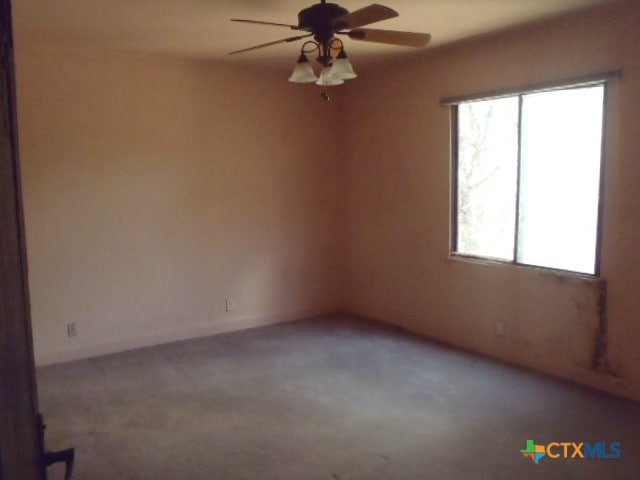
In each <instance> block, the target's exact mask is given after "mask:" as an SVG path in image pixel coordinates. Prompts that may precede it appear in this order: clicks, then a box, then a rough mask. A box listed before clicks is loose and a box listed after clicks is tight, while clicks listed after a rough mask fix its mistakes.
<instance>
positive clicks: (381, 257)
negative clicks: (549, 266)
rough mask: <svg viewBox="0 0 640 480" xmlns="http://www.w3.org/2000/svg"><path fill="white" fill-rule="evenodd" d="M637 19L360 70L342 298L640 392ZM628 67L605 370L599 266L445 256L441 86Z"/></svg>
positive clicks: (489, 350) (351, 135) (499, 39)
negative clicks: (570, 271)
mask: <svg viewBox="0 0 640 480" xmlns="http://www.w3.org/2000/svg"><path fill="white" fill-rule="evenodd" d="M638 25H640V6H639V5H638V3H637V2H632V3H630V4H629V5H628V6H627V7H624V8H623V7H618V8H617V9H602V10H598V11H597V12H596V13H593V12H591V13H584V14H581V15H578V16H574V17H571V18H570V19H561V20H555V21H552V22H548V23H544V24H539V25H535V26H532V27H528V28H526V29H522V30H518V31H512V32H505V33H503V34H500V35H497V36H494V37H488V38H484V39H478V40H475V41H469V42H465V43H462V44H458V45H455V46H452V47H448V48H443V49H439V50H434V51H432V52H430V53H427V54H425V55H417V56H411V57H403V58H402V59H401V60H394V61H393V63H386V64H385V63H383V64H380V65H378V66H376V67H375V68H374V69H372V70H370V71H368V72H364V74H363V75H361V76H360V78H359V79H358V84H357V88H356V86H355V84H353V85H350V86H348V87H347V88H348V89H349V90H348V97H349V100H350V103H349V104H348V105H347V106H348V116H347V119H346V120H347V122H346V123H347V124H348V125H349V129H348V130H347V131H345V132H344V133H345V137H344V141H345V144H346V146H347V147H346V153H347V159H348V162H349V167H348V168H349V173H348V174H347V178H349V181H350V184H349V185H350V188H348V189H347V194H348V196H347V210H346V211H347V213H346V216H345V219H344V222H345V223H344V224H345V228H346V231H347V234H346V239H345V245H346V246H347V252H348V253H347V257H346V258H347V264H348V267H347V273H346V280H347V287H346V291H347V292H349V295H348V298H347V300H346V302H345V307H346V308H347V309H348V310H350V311H353V312H357V313H360V314H363V315H367V316H371V317H375V318H378V319H381V320H384V321H387V322H391V323H395V324H399V325H402V326H405V327H407V328H409V329H412V330H415V331H419V332H422V333H424V334H426V335H429V336H431V337H434V338H437V339H441V340H443V341H446V342H450V343H452V344H455V345H458V346H461V347H464V348H467V349H470V350H473V351H477V352H481V353H484V354H487V355H491V356H495V357H499V358H502V359H506V360H508V361H512V362H515V363H518V364H521V365H526V366H530V367H533V368H536V369H539V370H542V371H545V372H548V373H551V374H554V375H559V376H562V377H566V378H571V379H574V380H578V381H580V382H584V383H586V384H590V385H594V386H597V387H600V388H604V389H607V390H610V391H613V392H616V393H619V394H622V395H626V396H631V397H635V398H636V399H640V321H639V319H640V296H639V295H638V287H639V286H640V255H639V250H640V247H639V245H640V188H639V187H638V185H639V184H638V179H639V178H640V161H638V159H639V158H640V108H639V107H638V106H639V105H640V29H639V28H638ZM352 56H353V55H352ZM618 67H621V68H622V70H623V77H622V79H621V80H617V81H614V82H612V84H611V88H610V96H609V99H608V109H607V116H608V118H607V131H606V158H605V192H604V195H605V196H604V233H603V237H602V242H603V248H602V278H603V279H605V280H606V281H607V282H608V294H609V299H608V303H607V319H608V329H609V330H608V331H609V338H608V342H609V343H608V351H607V360H608V365H609V368H610V370H611V373H606V372H595V371H594V370H593V368H592V358H593V352H594V348H595V337H596V327H597V324H598V283H597V282H596V281H590V280H584V279H581V278H579V277H576V276H572V275H566V274H551V273H549V272H545V271H544V270H539V269H530V268H521V267H514V266H496V265H486V264H479V263H470V262H465V261H456V260H452V259H448V249H449V218H450V217H449V215H450V213H449V198H450V180H449V175H450V167H449V110H448V108H447V107H443V106H440V105H439V99H440V98H441V97H444V96H450V95H461V94H467V93H475V92H482V91H483V90H485V91H486V90H493V89H500V88H506V87H512V86H517V85H523V84H528V83H535V82H546V81H551V80H557V79H562V78H567V77H572V76H577V75H583V74H587V73H593V72H598V71H603V70H608V69H611V68H618ZM498 323H503V324H504V329H505V334H504V336H502V337H500V336H498V335H496V325H497V324H498Z"/></svg>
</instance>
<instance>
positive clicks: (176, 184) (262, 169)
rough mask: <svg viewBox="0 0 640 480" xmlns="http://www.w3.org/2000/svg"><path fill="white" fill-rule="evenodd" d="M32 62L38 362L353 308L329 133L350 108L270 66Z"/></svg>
mask: <svg viewBox="0 0 640 480" xmlns="http://www.w3.org/2000/svg"><path fill="white" fill-rule="evenodd" d="M16 61H17V82H18V103H19V107H18V108H19V127H20V147H21V160H22V166H23V186H24V204H25V213H26V231H27V244H28V256H29V266H30V286H31V301H32V316H33V327H34V328H33V329H34V337H35V339H34V340H35V354H36V359H37V363H39V364H44V363H50V362H57V361H62V360H68V359H71V358H79V357H84V356H91V355H95V354H100V353H105V352H111V351H117V350H122V349H126V348H132V347H137V346H141V345H148V344H155V343H161V342H164V341H170V340H174V339H179V338H186V337H193V336H199V335H206V334H211V333H215V332H219V331H226V330H233V329H239V328H245V327H249V326H253V325H260V324H264V323H269V322H272V321H277V320H279V321H281V320H288V319H295V318H299V317H302V316H307V315H313V314H320V313H323V312H330V311H335V310H336V309H337V300H336V298H337V291H338V290H339V289H338V277H337V275H338V274H339V270H338V267H339V265H338V264H337V263H336V261H335V258H336V256H337V241H338V238H337V236H336V235H335V224H336V221H337V220H336V219H337V215H336V208H337V194H338V193H339V192H338V190H337V184H336V180H337V179H336V178H335V176H334V165H335V163H336V162H337V161H338V157H337V155H336V150H335V149H336V147H335V146H334V145H333V144H332V143H331V142H329V143H325V142H323V141H321V139H319V138H318V137H317V135H316V133H317V130H315V128H317V129H323V128H325V129H326V128H327V127H328V125H330V121H331V119H332V115H333V111H334V110H335V109H337V108H338V104H337V103H332V104H326V103H324V102H322V101H321V100H320V98H319V96H317V92H316V91H315V90H314V89H304V88H298V89H295V88H290V87H289V85H288V83H287V82H286V81H283V78H282V75H281V72H279V71H278V72H277V74H276V73H275V72H274V73H271V72H269V71H266V70H264V69H262V70H246V69H245V70H242V69H237V70H235V69H234V68H233V67H230V66H224V65H213V64H206V63H198V62H193V61H187V60H177V59H170V58H159V57H158V58H154V57H145V56H134V55H124V54H115V53H113V54H111V53H91V52H79V51H64V50H53V49H46V48H36V47H21V46H18V51H17V56H16ZM285 80H286V79H285ZM309 119H313V122H310V121H309ZM311 125H313V127H314V129H311V128H308V127H309V126H311ZM227 297H231V298H233V299H235V302H236V308H235V310H234V311H233V312H231V313H227V312H225V300H226V298H227ZM68 322H76V323H77V328H78V336H77V337H76V338H72V339H69V338H67V332H66V325H67V323H68Z"/></svg>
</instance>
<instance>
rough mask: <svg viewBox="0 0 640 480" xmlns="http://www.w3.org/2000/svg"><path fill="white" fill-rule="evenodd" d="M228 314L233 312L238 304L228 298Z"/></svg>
mask: <svg viewBox="0 0 640 480" xmlns="http://www.w3.org/2000/svg"><path fill="white" fill-rule="evenodd" d="M226 308H227V312H233V311H234V310H235V308H236V302H235V300H234V299H233V298H227V304H226Z"/></svg>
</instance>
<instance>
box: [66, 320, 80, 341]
mask: <svg viewBox="0 0 640 480" xmlns="http://www.w3.org/2000/svg"><path fill="white" fill-rule="evenodd" d="M77 335H78V327H77V325H76V324H75V323H73V322H72V323H67V337H75V336H77Z"/></svg>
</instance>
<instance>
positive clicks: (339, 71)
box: [331, 57, 358, 80]
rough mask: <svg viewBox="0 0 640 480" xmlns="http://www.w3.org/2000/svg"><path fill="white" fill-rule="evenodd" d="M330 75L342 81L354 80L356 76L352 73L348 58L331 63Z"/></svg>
mask: <svg viewBox="0 0 640 480" xmlns="http://www.w3.org/2000/svg"><path fill="white" fill-rule="evenodd" d="M331 73H332V74H333V76H334V77H337V78H341V79H342V80H350V79H352V78H356V77H357V76H358V75H357V74H356V72H354V71H353V67H352V66H351V62H350V61H349V59H348V58H346V57H345V58H337V59H336V60H334V61H333V67H331Z"/></svg>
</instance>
